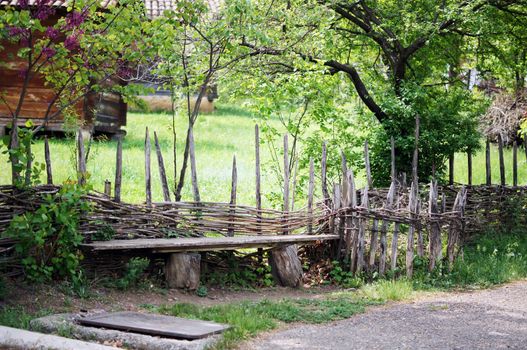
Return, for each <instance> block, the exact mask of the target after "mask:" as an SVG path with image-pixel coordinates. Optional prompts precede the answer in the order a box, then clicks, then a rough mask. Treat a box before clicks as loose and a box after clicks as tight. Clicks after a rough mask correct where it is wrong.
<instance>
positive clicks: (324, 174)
mask: <svg viewBox="0 0 527 350" xmlns="http://www.w3.org/2000/svg"><path fill="white" fill-rule="evenodd" d="M320 168H321V177H320V178H321V180H322V196H323V197H324V202H326V204H328V201H329V199H330V197H329V191H328V183H327V145H326V142H324V143H323V144H322V160H321V162H320Z"/></svg>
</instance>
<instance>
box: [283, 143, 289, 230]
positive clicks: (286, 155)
mask: <svg viewBox="0 0 527 350" xmlns="http://www.w3.org/2000/svg"><path fill="white" fill-rule="evenodd" d="M288 216H289V142H288V139H287V134H285V135H284V232H283V234H284V235H287V234H289V229H288V222H287V221H288V220H287V219H288Z"/></svg>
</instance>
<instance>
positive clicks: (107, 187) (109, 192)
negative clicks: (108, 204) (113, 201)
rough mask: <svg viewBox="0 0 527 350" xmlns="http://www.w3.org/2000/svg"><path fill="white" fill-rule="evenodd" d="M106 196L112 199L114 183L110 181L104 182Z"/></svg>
mask: <svg viewBox="0 0 527 350" xmlns="http://www.w3.org/2000/svg"><path fill="white" fill-rule="evenodd" d="M104 195H105V196H106V197H107V198H110V197H111V196H112V183H111V182H110V180H108V179H106V180H105V181H104Z"/></svg>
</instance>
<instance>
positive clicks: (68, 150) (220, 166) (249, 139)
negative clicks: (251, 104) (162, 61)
mask: <svg viewBox="0 0 527 350" xmlns="http://www.w3.org/2000/svg"><path fill="white" fill-rule="evenodd" d="M171 125H172V119H171V116H170V115H168V114H163V113H158V114H157V113H156V114H154V113H152V114H141V113H129V114H128V125H127V127H126V128H125V129H126V131H127V135H126V137H125V138H124V142H123V184H122V199H123V200H124V201H128V202H135V203H137V202H143V201H144V200H145V180H144V173H145V170H144V162H145V161H144V137H145V129H146V127H148V128H149V129H150V132H151V134H150V136H151V138H152V177H153V178H152V191H153V199H154V201H161V200H162V199H163V196H162V190H161V185H160V180H159V172H158V167H157V158H156V155H155V149H154V146H153V131H157V134H158V137H159V141H160V145H161V148H162V151H163V157H164V161H165V166H166V168H167V175H168V177H169V179H168V180H169V185H170V186H172V187H173V183H174V182H173V179H174V170H173V156H172V132H171ZM254 125H255V121H254V118H253V117H252V116H251V115H250V114H249V113H247V112H245V111H243V110H240V109H237V108H235V107H230V106H220V107H219V108H218V110H217V111H216V112H215V113H213V114H206V115H201V116H200V117H199V118H198V121H197V124H196V126H195V132H194V138H195V144H196V159H197V165H198V183H199V189H200V193H201V199H202V200H203V201H218V202H228V201H229V200H230V187H231V185H230V183H231V168H232V157H233V155H236V159H237V168H238V191H237V192H238V203H240V204H249V205H251V204H254V202H255V200H254V196H255V195H254V192H255V175H254V172H255V170H254V167H255V154H254ZM277 126H278V122H277ZM176 131H177V133H178V142H177V146H178V168H179V167H180V164H181V163H180V162H181V159H182V155H183V149H184V141H185V140H184V138H185V136H186V123H185V120H184V118H183V117H179V118H178V120H177V123H176ZM116 147H117V142H116V141H108V140H104V141H98V142H95V143H94V144H93V145H92V148H91V153H90V158H89V160H88V172H89V174H90V180H89V182H90V183H91V184H92V185H93V186H94V188H95V189H96V190H98V191H102V190H103V188H104V181H105V180H106V179H108V180H110V181H111V182H112V183H113V182H114V176H115V175H114V174H115V152H116ZM50 149H51V158H52V166H53V176H54V178H53V180H54V182H55V183H56V184H60V183H62V182H63V181H65V180H67V179H68V178H72V179H75V178H76V175H75V170H74V169H75V151H74V141H73V140H72V139H65V138H63V139H51V141H50ZM34 151H35V154H36V158H37V161H40V162H43V160H44V142H43V141H42V140H38V141H37V142H36V144H35V146H34ZM261 158H262V167H263V169H262V192H263V193H264V194H265V193H267V192H269V191H271V190H275V191H276V190H279V189H280V188H279V187H278V185H277V184H276V181H275V180H273V177H272V176H271V175H270V174H269V173H268V172H266V171H265V170H266V169H265V166H264V165H265V163H266V162H267V161H269V159H270V157H269V154H268V152H266V148H265V147H262V148H261ZM0 165H1V167H2V171H0V184H8V183H10V182H11V174H10V171H9V167H8V163H7V157H6V156H5V155H1V156H0ZM189 176H190V167H189V169H188V172H187V176H186V180H189ZM41 178H42V181H44V179H45V174H42V177H41ZM273 186H275V187H273ZM263 197H264V198H263V201H264V205H267V206H268V205H269V203H267V202H266V199H265V196H263ZM172 199H173V197H172ZM183 199H186V200H191V199H192V192H191V187H190V182H189V181H186V185H185V188H184V191H183Z"/></svg>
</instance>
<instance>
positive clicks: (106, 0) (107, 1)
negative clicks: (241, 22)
mask: <svg viewBox="0 0 527 350" xmlns="http://www.w3.org/2000/svg"><path fill="white" fill-rule="evenodd" d="M69 1H71V0H52V2H51V3H50V5H51V6H53V7H66V6H67V4H68V2H69ZM143 1H144V4H145V9H146V14H147V16H148V17H150V18H155V17H160V16H162V15H163V12H164V11H167V10H176V9H177V8H176V4H177V0H143ZM21 2H22V1H21V0H0V6H18V5H19V4H20V3H21ZM37 2H38V0H28V3H29V6H34V5H36V4H37ZM205 2H206V3H207V5H208V7H209V10H210V12H211V13H218V11H219V8H220V2H221V0H205ZM116 3H117V1H116V0H101V1H100V4H99V7H100V8H103V9H104V8H107V7H108V6H111V5H114V4H116Z"/></svg>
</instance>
